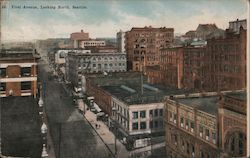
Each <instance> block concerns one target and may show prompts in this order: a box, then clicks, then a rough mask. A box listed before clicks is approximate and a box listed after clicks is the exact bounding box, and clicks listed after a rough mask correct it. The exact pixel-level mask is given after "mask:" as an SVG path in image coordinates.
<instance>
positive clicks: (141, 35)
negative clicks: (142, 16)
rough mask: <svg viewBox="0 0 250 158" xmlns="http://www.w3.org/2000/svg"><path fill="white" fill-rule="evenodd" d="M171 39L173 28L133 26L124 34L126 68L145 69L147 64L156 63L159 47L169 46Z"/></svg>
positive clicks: (152, 64)
mask: <svg viewBox="0 0 250 158" xmlns="http://www.w3.org/2000/svg"><path fill="white" fill-rule="evenodd" d="M173 39H174V29H173V28H165V27H161V28H153V27H151V26H149V27H144V28H136V27H133V28H132V29H131V30H130V31H128V32H126V35H125V43H126V44H125V49H126V53H127V59H128V70H133V71H145V67H147V66H155V65H158V64H159V60H160V59H159V51H160V49H162V48H166V47H169V46H171V45H172V43H173ZM143 69H144V70H143Z"/></svg>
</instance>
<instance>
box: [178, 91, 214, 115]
mask: <svg viewBox="0 0 250 158" xmlns="http://www.w3.org/2000/svg"><path fill="white" fill-rule="evenodd" d="M176 101H177V102H179V103H182V104H185V105H187V106H192V107H195V108H197V109H198V110H201V111H204V112H207V113H209V114H212V115H216V113H217V109H218V105H219V104H218V103H219V97H218V96H210V97H194V98H182V99H176Z"/></svg>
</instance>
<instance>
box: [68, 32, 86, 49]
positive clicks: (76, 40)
mask: <svg viewBox="0 0 250 158" xmlns="http://www.w3.org/2000/svg"><path fill="white" fill-rule="evenodd" d="M89 39H90V38H89V33H86V32H84V31H83V30H81V32H74V33H71V34H70V40H72V41H73V47H74V48H79V47H80V46H81V41H84V40H89Z"/></svg>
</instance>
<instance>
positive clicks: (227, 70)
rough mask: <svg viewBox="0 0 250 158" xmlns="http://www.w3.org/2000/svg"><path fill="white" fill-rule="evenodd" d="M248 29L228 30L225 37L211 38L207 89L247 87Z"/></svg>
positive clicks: (208, 53)
mask: <svg viewBox="0 0 250 158" xmlns="http://www.w3.org/2000/svg"><path fill="white" fill-rule="evenodd" d="M246 44H247V43H246V30H244V29H243V28H242V27H241V29H240V32H239V34H236V33H235V32H233V31H232V30H227V31H226V37H225V38H219V39H211V40H208V43H207V51H206V54H205V61H206V63H205V72H206V77H205V79H206V80H205V81H204V82H205V84H204V85H205V86H206V87H204V89H206V90H213V91H220V90H234V89H242V88H245V87H246Z"/></svg>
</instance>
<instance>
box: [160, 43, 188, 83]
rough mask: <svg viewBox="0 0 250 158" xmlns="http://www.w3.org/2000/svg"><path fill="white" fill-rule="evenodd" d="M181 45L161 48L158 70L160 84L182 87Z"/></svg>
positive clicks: (182, 60)
mask: <svg viewBox="0 0 250 158" xmlns="http://www.w3.org/2000/svg"><path fill="white" fill-rule="evenodd" d="M183 63H184V51H183V47H172V48H165V49H161V51H160V70H161V74H162V75H163V77H162V84H164V85H166V86H172V87H176V88H183V69H184V68H183V65H184V64H183Z"/></svg>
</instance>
